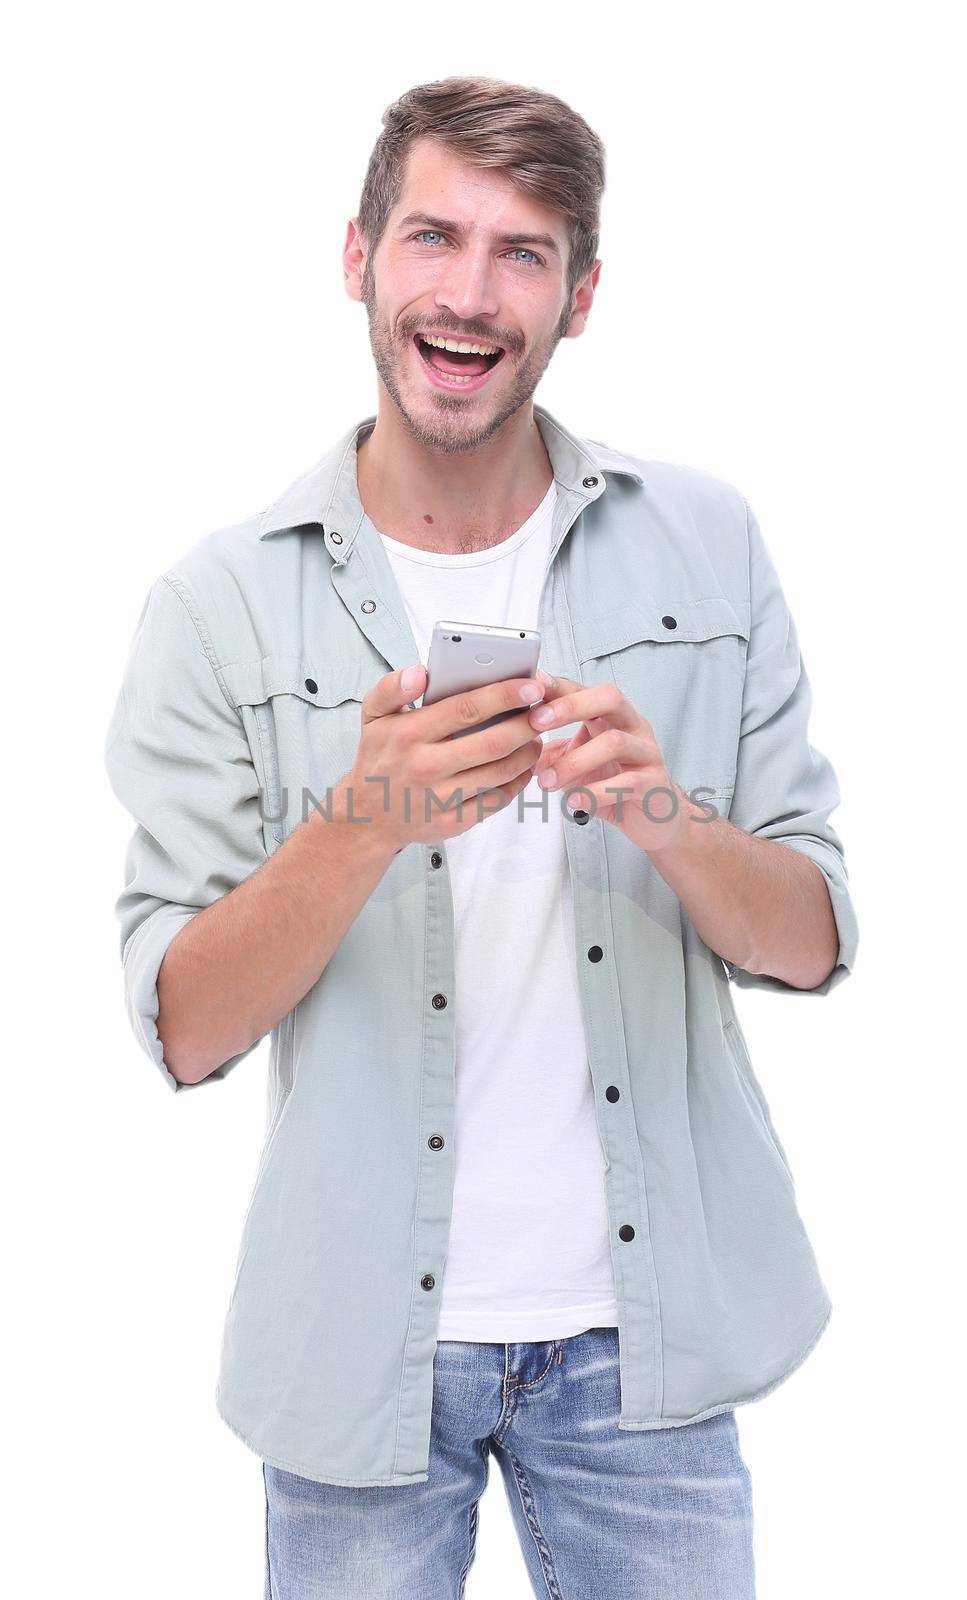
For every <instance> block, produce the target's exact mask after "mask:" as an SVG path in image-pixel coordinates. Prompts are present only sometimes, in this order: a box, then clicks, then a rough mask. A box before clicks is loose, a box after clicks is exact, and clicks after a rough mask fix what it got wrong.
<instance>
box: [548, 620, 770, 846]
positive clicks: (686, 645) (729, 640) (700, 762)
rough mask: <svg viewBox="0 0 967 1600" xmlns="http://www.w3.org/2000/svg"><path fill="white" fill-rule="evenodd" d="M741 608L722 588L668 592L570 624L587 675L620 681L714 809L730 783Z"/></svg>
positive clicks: (740, 674)
mask: <svg viewBox="0 0 967 1600" xmlns="http://www.w3.org/2000/svg"><path fill="white" fill-rule="evenodd" d="M747 615H748V607H747V606H741V605H738V604H733V602H732V601H730V600H729V599H727V598H726V597H725V596H709V597H705V598H701V599H695V598H689V599H680V598H679V599H677V600H676V599H674V598H669V599H668V600H666V601H663V603H662V604H661V605H660V606H659V605H656V606H649V605H648V604H647V603H642V602H640V601H635V602H632V603H629V604H628V605H625V606H619V607H617V608H616V609H615V610H613V611H609V612H605V613H603V614H601V615H599V616H596V617H594V618H592V619H590V620H585V621H582V622H576V623H575V625H574V639H575V646H576V650H577V656H578V661H579V662H580V666H581V675H582V679H583V681H584V682H585V683H606V682H608V681H611V682H614V683H616V684H617V686H618V688H619V689H620V690H621V691H622V693H623V694H624V695H625V696H626V697H627V699H628V700H630V701H631V703H632V705H634V706H635V707H636V708H637V710H638V711H640V713H641V715H642V716H643V717H644V718H645V719H646V721H647V722H648V723H649V724H650V726H651V728H652V731H653V733H654V735H655V738H656V739H657V741H658V745H659V748H660V749H661V752H662V755H663V757H664V761H665V765H666V767H667V768H668V771H669V773H670V775H671V777H672V778H673V779H674V781H675V782H676V783H678V784H680V785H681V787H682V788H683V789H685V790H686V791H687V792H688V793H690V794H691V793H692V792H693V791H698V793H696V799H697V800H698V801H702V800H706V799H708V800H710V801H711V803H712V804H713V805H715V806H716V809H717V810H718V811H719V813H720V815H722V814H724V815H727V814H728V804H729V802H730V800H731V796H732V792H733V789H734V787H735V773H736V761H737V757H738V746H739V734H740V729H741V721H742V690H743V684H744V681H745V661H746V653H747V650H748V643H749V624H748V620H747Z"/></svg>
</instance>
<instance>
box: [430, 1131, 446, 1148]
mask: <svg viewBox="0 0 967 1600" xmlns="http://www.w3.org/2000/svg"><path fill="white" fill-rule="evenodd" d="M426 1142H427V1144H428V1145H429V1146H430V1149H431V1150H442V1149H443V1139H442V1138H441V1136H440V1134H438V1133H431V1135H430V1137H429V1139H427V1141H426Z"/></svg>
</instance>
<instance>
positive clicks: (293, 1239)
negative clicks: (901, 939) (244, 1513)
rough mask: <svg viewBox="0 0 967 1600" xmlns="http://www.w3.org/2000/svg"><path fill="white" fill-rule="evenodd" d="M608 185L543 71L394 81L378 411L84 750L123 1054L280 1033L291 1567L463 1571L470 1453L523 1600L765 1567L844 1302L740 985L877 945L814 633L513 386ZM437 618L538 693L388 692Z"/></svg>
mask: <svg viewBox="0 0 967 1600" xmlns="http://www.w3.org/2000/svg"><path fill="white" fill-rule="evenodd" d="M603 180H604V160H603V150H602V147H601V144H600V141H599V140H598V138H597V136H596V135H595V134H594V133H593V132H592V130H591V129H590V128H589V127H588V126H587V124H586V123H585V122H584V121H583V120H582V119H581V118H580V117H579V116H577V115H576V114H575V113H574V112H573V111H572V110H571V109H570V108H569V107H568V106H566V105H564V104H563V103H562V102H561V101H560V100H558V99H556V98H555V97H553V96H550V95H546V94H543V93H541V92H539V91H537V90H535V89H529V88H520V87H518V86H515V85H508V84H503V83H498V82H495V81H493V80H487V79H450V80H446V81H444V82H442V83H433V84H428V85H423V86H420V87H418V88H415V89H413V90H412V91H410V92H409V93H408V94H406V95H404V96H403V97H402V99H401V100H400V101H398V102H397V103H396V104H395V105H393V106H391V107H390V108H389V109H388V111H387V112H386V113H385V115H384V129H383V132H382V134H381V136H380V139H379V140H378V142H377V145H376V147H375V149H374V151H373V154H372V157H371V159H370V164H369V169H368V172H367V176H366V182H365V186H364V190H363V195H362V200H361V204H360V210H359V215H358V217H356V218H354V219H353V220H352V221H351V222H350V224H349V229H348V236H347V240H346V245H345V252H344V268H345V275H346V286H347V290H348V292H349V295H350V297H351V298H352V299H356V300H362V301H363V303H364V304H365V306H366V311H367V315H368V318H369V330H370V340H371V345H372V350H373V356H374V359H375V363H376V369H377V374H378V384H377V388H378V400H379V407H378V414H377V415H376V417H368V418H366V419H364V420H363V421H362V422H360V423H358V424H356V425H355V426H354V427H353V428H352V429H350V430H349V431H348V432H347V433H346V434H345V435H344V436H343V437H342V438H341V439H340V440H338V441H337V442H336V444H335V445H334V446H333V448H332V449H331V450H330V452H329V453H328V454H327V455H326V456H325V457H324V459H323V460H322V461H321V462H320V463H319V465H318V466H317V467H316V468H314V469H313V470H312V471H310V472H309V473H307V474H306V475H305V476H304V477H303V478H301V479H299V480H298V481H297V482H296V483H295V484H294V485H293V486H292V487H291V488H290V489H289V490H287V491H286V493H285V494H283V495H282V497H281V498H280V499H279V500H278V501H277V502H276V503H275V504H274V505H273V506H272V507H271V508H270V509H269V510H268V511H267V512H265V513H263V514H262V515H260V516H257V517H253V518H252V519H251V520H250V521H247V522H245V523H243V524H241V525H240V526H238V527H233V528H229V529H225V530H221V531H219V532H217V533H214V534H212V535H210V536H209V537H208V538H206V539H203V540H201V541H200V542H199V543H197V544H195V545H194V546H193V547H192V548H191V549H190V550H189V551H187V553H186V554H185V555H184V556H183V557H182V559H181V560H179V561H178V562H177V563H176V564H175V565H174V566H173V567H171V568H170V570H169V571H168V572H166V573H165V574H163V575H162V576H161V577H160V578H159V579H158V580H157V582H156V583H155V584H154V585H153V586H152V588H151V590H150V592H149V595H148V597H147V600H146V603H145V607H144V610H143V612H142V616H141V619H140V623H139V626H138V631H137V634H136V637H135V641H134V644H133V646H132V650H131V655H130V658H129V661H128V666H127V671H126V676H125V680H124V686H123V688H122V691H121V694H120V697H119V700H118V704H117V708H116V711H115V715H114V719H113V722H112V725H111V729H110V733H109V738H108V748H107V760H108V766H109V769H110V773H111V777H112V781H113V783H114V786H115V789H116V792H117V794H118V795H119V797H120V798H121V800H122V801H123V802H124V804H125V806H126V807H127V808H128V809H129V810H130V811H131V813H132V814H133V816H134V817H135V819H136V822H137V829H136V832H135V834H134V837H133V839H132V842H131V847H130V853H129V859H128V867H127V881H126V886H125V889H124V892H123V894H122V895H121V898H120V900H119V902H118V913H119V917H120V921H121V931H122V951H123V960H124V969H125V977H126V992H127V997H128V1005H129V1010H130V1014H131V1018H132V1022H133V1024H134V1027H135V1030H136V1032H137V1034H138V1037H139V1039H140V1041H141V1043H142V1044H143V1046H144V1048H145V1049H146V1051H147V1052H148V1054H149V1055H150V1056H151V1058H152V1059H153V1060H154V1061H155V1062H156V1063H157V1065H158V1067H159V1069H160V1070H161V1072H162V1074H163V1076H164V1079H165V1081H166V1082H167V1084H168V1085H169V1087H170V1088H172V1089H173V1090H175V1091H176V1092H184V1091H185V1090H186V1089H188V1088H192V1087H198V1086H200V1085H201V1084H204V1083H214V1082H215V1081H218V1080H221V1079H224V1078H225V1077H226V1076H227V1074H228V1073H229V1072H230V1071H232V1070H234V1068H235V1067H236V1065H237V1064H238V1063H239V1062H240V1061H241V1060H242V1059H243V1058H244V1057H245V1056H246V1055H247V1054H248V1053H249V1052H250V1051H251V1050H252V1049H254V1047H255V1045H256V1044H257V1043H258V1042H259V1040H260V1039H262V1038H263V1037H264V1036H265V1035H266V1034H269V1033H270V1034H271V1041H272V1042H271V1054H270V1060H269V1103H268V1113H267V1126H266V1134H265V1144H264V1148H263V1152H262V1157H261V1161H260V1164H259V1168H258V1174H257V1178H256V1182H255V1187H254V1192H253V1196H252V1200H251V1204H250V1207H249V1210H248V1213H247V1216H246V1219H245V1224H244V1230H243V1238H242V1244H241V1248H240V1251H239V1257H238V1266H237V1274H236V1282H235V1287H234V1291H233V1294H232V1299H231V1304H230V1306H229V1310H228V1315H227V1319H226V1324H225V1333H224V1343H223V1349H222V1361H221V1371H220V1376H219V1383H218V1390H217V1395H216V1400H217V1405H218V1409H219V1412H220V1414H221V1416H222V1417H223V1418H224V1420H225V1421H226V1423H227V1424H228V1425H229V1427H230V1428H232V1429H233V1430H234V1431H235V1432H236V1433H237V1434H238V1435H239V1437H240V1438H242V1439H243V1440H244V1441H245V1443H246V1444H248V1445H249V1447H250V1448H251V1449H252V1450H254V1451H255V1452H257V1453H258V1455H259V1456H260V1457H261V1459H262V1463H263V1473H264V1480H265V1490H266V1554H267V1561H266V1579H267V1590H266V1592H267V1593H271V1594H272V1595H273V1596H286V1597H295V1596H299V1597H306V1596H316V1595H320V1596H321V1595H326V1596H348V1595H349V1594H353V1595H355V1594H359V1593H365V1594H367V1595H368V1596H370V1597H376V1596H382V1595H385V1596H389V1595H393V1596H400V1595H406V1596H409V1595H414V1596H415V1595H433V1596H443V1595H452V1594H454V1593H460V1594H462V1593H463V1589H464V1584H465V1581H466V1576H467V1571H468V1569H469V1566H470V1564H471V1562H472V1560H473V1554H474V1541H475V1534H476V1514H477V1504H478V1501H479V1497H480V1495H481V1493H482V1491H483V1488H484V1486H485V1483H486V1479H487V1472H488V1457H489V1455H490V1454H491V1453H492V1454H493V1455H494V1456H495V1457H496V1459H497V1461H498V1464H499V1466H500V1470H501V1471H502V1473H503V1474H504V1476H505V1479H506V1483H507V1486H508V1489H509V1491H510V1503H511V1507H512V1511H513V1515H514V1517H515V1519H516V1524H517V1527H518V1530H519V1533H520V1537H521V1546H522V1550H523V1553H524V1556H525V1559H526V1562H527V1565H528V1569H529V1573H530V1576H531V1579H532V1582H533V1585H534V1588H535V1591H536V1592H538V1593H540V1594H545V1593H551V1594H566V1595H568V1596H570V1597H576V1596H578V1595H580V1596H588V1595H594V1596H605V1595H606V1596H608V1597H609V1600H621V1597H624V1596H630V1595H635V1596H639V1597H640V1596H661V1597H662V1600H669V1597H671V1596H679V1595H681V1596H685V1595H696V1594H698V1593H701V1594H703V1595H707V1596H711V1595H715V1596H721V1597H725V1596H729V1597H737V1596H742V1597H745V1596H748V1595H751V1594H752V1593H753V1563H752V1515H751V1486H750V1482H749V1474H748V1472H747V1469H746V1467H745V1463H744V1462H743V1460H742V1456H741V1453H740V1450H739V1444H738V1437H737V1431H736V1423H735V1414H734V1413H735V1407H736V1406H738V1405H740V1404H743V1403H747V1402H749V1401H751V1400H755V1399H758V1398H759V1397H761V1396H762V1395H764V1394H766V1393H767V1392H768V1391H769V1390H771V1389H773V1388H774V1387H775V1386H776V1385H777V1384H778V1383H780V1382H781V1381H782V1380H783V1379H784V1378H785V1377H786V1376H788V1374H789V1373H790V1372H791V1371H792V1370H793V1369H794V1368H795V1367H796V1366H798V1365H799V1363H800V1362H801V1361H802V1360H803V1359H804V1358H805V1356H806V1355H807V1353H808V1352H809V1350H810V1349H811V1348H812V1346H813V1345H814V1344H815V1342H816V1340H817V1339H818V1338H819V1336H820V1334H821V1332H822V1330H823V1328H824V1327H825V1325H826V1322H827V1319H828V1316H829V1312H830V1303H829V1299H828V1296H827V1293H826V1290H825V1288H824V1285H823V1283H822V1280H821V1278H820V1276H819V1273H818V1269H817V1266H816V1262H815V1259H814V1256H813V1253H812V1250H811V1247H810V1244H809V1241H808V1239H807V1236H806V1233H805V1231H804V1229H803V1225H802V1223H801V1221H800V1219H799V1216H798V1213H797V1209H796V1202H795V1196H794V1190H793V1181H792V1177H791V1175H790V1172H789V1168H788V1165H787V1162H786V1158H785V1155H784V1152H783V1150H782V1146H781V1144H780V1141H779V1139H778V1137H777V1135H776V1133H775V1130H774V1128H773V1126H772V1122H771V1119H770V1116H769V1110H768V1107H767V1104H766V1101H765V1098H764V1096H763V1094H762V1091H761V1089H760V1088H759V1085H758V1083H757V1080H756V1077H755V1075H754V1073H753V1070H752V1067H751V1064H750V1062H749V1059H748V1056H747V1053H746V1049H745V1044H744V1040H743V1036H742V1032H741V1029H740V1027H739V1024H738V1021H737V1020H736V1017H735V1013H734V1011H733V1007H732V1000H731V991H730V981H731V982H732V983H735V984H737V985H740V986H742V985H746V986H751V985H762V986H768V987H772V988H775V989H779V990H782V991H783V992H786V993H789V994H794V993H800V994H805V993H811V994H825V993H828V992H829V990H830V989H831V988H832V987H833V986H834V985H835V984H836V983H838V982H839V981H841V979H842V978H843V977H845V976H846V974H847V973H848V972H849V971H850V970H851V967H852V964H853V959H854V954H855V949H856V943H857V931H856V923H855V916H854V911H853V907H852V904H851V901H850V896H849V890H848V885H847V877H846V871H845V867H844V863H843V852H842V848H841V845H840V842H839V840H838V838H837V836H836V834H835V833H834V832H833V830H832V828H831V827H830V825H829V820H828V819H829V815H830V812H831V811H832V810H833V808H834V807H835V805H836V804H837V802H838V798H839V796H838V793H837V788H836V781H835V777H834V774H833V771H832V769H831V767H830V765H829V763H828V762H827V761H826V760H825V758H824V757H823V756H821V755H820V754H819V753H818V752H817V751H816V750H814V749H813V748H812V747H811V746H810V745H809V743H808V740H807V721H808V714H809V703H810V691H809V686H808V682H807V679H806V675H805V673H804V671H803V668H802V663H801V659H800V654H799V649H798V644H797V641H796V634H795V629H794V627H793V624H792V620H791V618H790V615H789V612H788V609H787V607H786V604H785V601H784V599H783V595H782V591H781V589H780V587H779V583H778V580H777V578H776V575H775V571H774V568H773V566H772V564H771V561H770V558H769V556H768V553H767V551H766V548H765V546H764V543H763V540H762V536H761V533H760V531H759V528H758V526H757V523H756V521H755V518H754V517H753V515H752V513H751V511H750V509H749V507H748V505H747V504H746V502H745V500H744V499H743V497H742V495H741V494H739V493H738V492H737V491H736V490H735V489H733V488H732V487H730V486H729V485H728V484H725V483H722V482H719V481H718V480H716V479H713V478H710V477H708V476H707V475H705V474H703V473H700V472H698V471H696V470H690V469H687V468H683V467H677V466H670V465H667V464H662V463H659V462H651V461H646V460H641V459H639V458H637V457H633V456H628V455H623V454H621V453H619V452H618V451H616V450H614V449H610V448H607V447H605V446H604V445H601V444H598V443H597V442H596V441H591V440H585V439H580V438H577V437H576V436H575V435H574V434H572V433H570V432H569V431H568V430H567V429H566V428H564V427H563V425H562V424H561V423H560V422H558V421H557V420H556V419H555V418H553V417H552V416H551V415H550V413H549V412H547V411H546V409H544V408H543V407H540V406H536V405H535V404H534V402H533V394H534V390H535V388H536V386H537V383H538V381H539V379H540V377H541V375H542V373H543V372H544V369H545V368H546V366H547V364H548V362H549V361H550V359H551V356H552V354H553V353H554V350H555V349H556V347H557V344H558V343H559V341H560V340H561V339H562V338H575V337H577V336H578V335H579V334H581V333H582V332H583V331H584V329H585V326H586V324H587V320H588V316H589V312H590V309H591V304H592V300H593V297H594V292H595V288H596V286H597V282H598V278H599V274H600V267H601V263H600V261H599V260H598V259H597V258H596V247H597V242H598V233H597V218H598V209H599V203H600V198H601V193H602V189H603ZM632 353H633V352H632ZM627 355H628V353H627V352H623V351H619V352H617V353H616V356H615V355H612V360H614V359H617V360H619V361H620V360H623V359H626V358H627ZM333 376H334V377H335V376H336V375H335V374H334V375H333ZM439 619H453V620H456V621H465V622H479V623H486V624H491V625H504V626H509V627H513V628H515V629H516V628H520V629H528V628H538V629H539V630H540V633H541V637H542V662H543V667H542V670H541V673H540V675H539V678H538V679H537V680H533V681H526V680H521V679H513V680H509V681H503V682H499V683H496V684H494V685H492V686H490V687H487V688H484V689H482V690H480V691H479V692H477V693H474V694H472V695H452V696H450V697H448V698H446V699H443V700H441V701H440V702H439V703H437V704H434V705H429V706H426V705H417V702H418V701H419V700H420V698H421V696H422V694H423V690H424V689H425V687H426V682H427V679H426V672H425V668H424V666H423V664H422V663H423V662H425V659H426V653H427V647H428V641H429V636H430V631H431V629H432V626H433V623H434V622H435V621H437V620H439ZM514 708H516V709H515V710H514V715H512V716H510V717H509V718H506V719H505V720H503V721H502V722H501V723H499V724H498V725H496V726H492V727H489V728H487V729H482V730H477V731H473V725H474V724H476V723H478V722H482V721H484V720H486V719H487V718H489V717H491V716H493V715H494V714H495V713H496V712H497V711H499V710H509V709H514ZM467 728H469V729H470V731H469V732H466V733H465V736H463V737H460V738H458V739H452V738H451V735H452V734H454V733H455V732H457V731H458V730H463V729H467ZM387 1489H392V1490H395V1492H389V1493H387V1492H385V1491H386V1490H387Z"/></svg>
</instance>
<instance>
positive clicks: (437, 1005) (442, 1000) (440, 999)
mask: <svg viewBox="0 0 967 1600" xmlns="http://www.w3.org/2000/svg"><path fill="white" fill-rule="evenodd" d="M446 1003H447V997H446V995H445V994H435V995H434V996H433V999H432V1000H431V1001H430V1004H431V1005H432V1007H433V1009H434V1011H442V1010H443V1008H444V1006H445V1005H446Z"/></svg>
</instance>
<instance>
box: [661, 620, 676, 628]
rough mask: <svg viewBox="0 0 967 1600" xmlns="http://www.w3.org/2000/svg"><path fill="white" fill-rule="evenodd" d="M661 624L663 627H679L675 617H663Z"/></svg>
mask: <svg viewBox="0 0 967 1600" xmlns="http://www.w3.org/2000/svg"><path fill="white" fill-rule="evenodd" d="M661 625H662V627H663V628H677V627H678V623H677V622H676V621H675V618H674V617H662V619H661Z"/></svg>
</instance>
